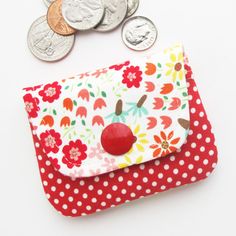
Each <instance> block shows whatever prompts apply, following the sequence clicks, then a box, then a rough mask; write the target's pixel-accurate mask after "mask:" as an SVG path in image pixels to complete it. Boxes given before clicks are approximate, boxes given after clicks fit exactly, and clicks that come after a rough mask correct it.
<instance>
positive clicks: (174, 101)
mask: <svg viewBox="0 0 236 236" xmlns="http://www.w3.org/2000/svg"><path fill="white" fill-rule="evenodd" d="M180 106H181V100H180V99H179V98H172V102H171V103H170V107H169V109H168V110H170V111H173V110H177V109H178V108H179V107H180Z"/></svg>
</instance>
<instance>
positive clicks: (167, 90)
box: [161, 84, 174, 95]
mask: <svg viewBox="0 0 236 236" xmlns="http://www.w3.org/2000/svg"><path fill="white" fill-rule="evenodd" d="M173 89H174V86H173V84H164V85H163V87H162V88H161V94H164V95H166V94H169V93H171V92H172V91H173Z"/></svg>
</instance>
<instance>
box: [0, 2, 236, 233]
mask: <svg viewBox="0 0 236 236" xmlns="http://www.w3.org/2000/svg"><path fill="white" fill-rule="evenodd" d="M235 9H236V2H235V1H234V0H224V1H221V0H208V1H206V0H198V1H189V0H178V1H174V0H172V1H171V0H165V1H156V0H141V4H140V8H139V11H138V14H140V15H145V16H147V17H149V18H151V19H152V20H153V21H154V22H155V23H156V25H157V27H158V29H159V37H158V41H157V43H156V45H155V47H154V48H152V49H151V50H149V51H147V52H143V53H136V52H132V51H130V50H129V49H127V48H126V47H125V46H124V45H123V44H122V41H121V38H120V33H121V30H120V29H118V30H116V31H114V32H111V33H108V34H98V33H93V32H91V33H83V34H79V35H78V37H77V40H76V44H75V47H74V50H73V51H72V53H71V54H70V55H69V57H67V58H66V59H64V60H63V61H61V62H59V63H55V64H47V63H43V62H40V61H38V60H37V59H35V58H34V57H33V56H32V55H31V54H30V52H29V51H28V49H27V44H26V36H27V31H28V28H29V26H30V24H31V23H32V22H33V20H35V19H36V18H37V17H39V16H41V15H44V14H45V13H46V8H45V7H44V4H43V2H42V0H34V1H30V0H21V1H1V14H0V26H1V36H0V56H1V64H0V71H1V76H0V81H1V86H0V124H1V126H0V148H1V154H0V186H1V187H0V235H4V236H15V235H19V236H21V235H22V236H31V235H34V236H39V235H45V236H47V235H50V236H53V235H59V236H60V235H62V236H64V235H66V236H69V235H84V236H87V235H103V236H106V235H109V236H110V235H112V236H116V235H121V234H124V235H137V236H138V235H144V234H145V235H147V234H148V235H163V236H169V235H175V236H179V235H181V236H185V235H186V236H187V235H191V236H195V235H196V236H199V235H235V234H236V229H235V225H234V224H235V211H236V203H235V199H236V198H235V197H236V190H235V179H236V170H235V169H236V157H235V152H234V149H235V140H236V138H235V137H236V125H235V123H236V112H235V107H236V106H235V102H236V82H235V81H236V78H235V71H236V61H235V54H236V44H235V42H236V33H235V30H236V28H235V22H236V17H235ZM176 41H178V42H183V43H184V45H185V49H186V51H187V52H188V54H189V57H190V60H191V63H192V66H193V69H194V72H195V75H196V79H197V84H198V87H199V90H200V92H201V95H202V97H203V101H204V103H205V107H206V109H207V113H208V115H209V118H210V120H211V121H212V125H213V127H214V130H215V134H216V139H217V143H218V148H219V159H220V160H219V166H218V168H217V169H216V172H215V173H214V174H213V175H212V176H211V177H210V178H209V179H208V180H207V181H205V182H201V183H198V184H195V185H192V186H189V187H184V188H180V189H177V190H174V191H170V192H166V193H163V194H161V195H159V196H154V197H150V198H148V199H142V200H139V201H137V202H133V203H130V204H128V205H124V206H121V207H118V208H115V209H111V210H108V211H106V212H103V213H101V214H96V215H93V216H90V217H85V218H78V219H70V218H64V217H62V216H60V215H59V214H58V213H57V212H56V211H54V210H53V209H52V207H51V206H50V205H49V203H48V202H47V200H46V198H45V197H44V195H43V194H44V193H43V189H42V186H41V183H40V179H39V172H38V168H37V163H36V159H35V158H34V156H35V154H34V149H33V145H32V139H31V134H30V130H29V126H28V123H27V118H26V115H25V112H24V109H23V103H22V99H21V94H20V90H21V88H22V87H24V86H28V85H31V84H38V83H44V82H46V81H49V80H50V81H51V80H56V79H59V78H64V77H68V76H70V75H73V74H75V73H78V72H83V71H87V70H91V69H95V68H96V67H101V66H104V65H110V64H113V63H116V62H119V61H123V60H124V59H126V58H127V57H128V58H130V57H132V56H141V55H142V54H143V55H148V54H149V53H153V52H155V48H156V49H159V48H161V47H162V46H164V45H165V46H166V45H167V46H169V45H171V44H172V43H174V42H176Z"/></svg>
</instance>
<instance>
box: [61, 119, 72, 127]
mask: <svg viewBox="0 0 236 236" xmlns="http://www.w3.org/2000/svg"><path fill="white" fill-rule="evenodd" d="M60 126H61V127H63V126H64V127H67V126H70V117H68V116H65V117H63V118H62V119H61V123H60Z"/></svg>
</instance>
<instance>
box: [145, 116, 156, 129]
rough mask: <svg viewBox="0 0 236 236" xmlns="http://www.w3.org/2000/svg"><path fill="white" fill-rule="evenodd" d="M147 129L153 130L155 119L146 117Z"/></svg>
mask: <svg viewBox="0 0 236 236" xmlns="http://www.w3.org/2000/svg"><path fill="white" fill-rule="evenodd" d="M147 119H148V121H149V122H148V127H147V129H153V128H155V127H156V126H157V119H156V118H155V117H148V118H147Z"/></svg>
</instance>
